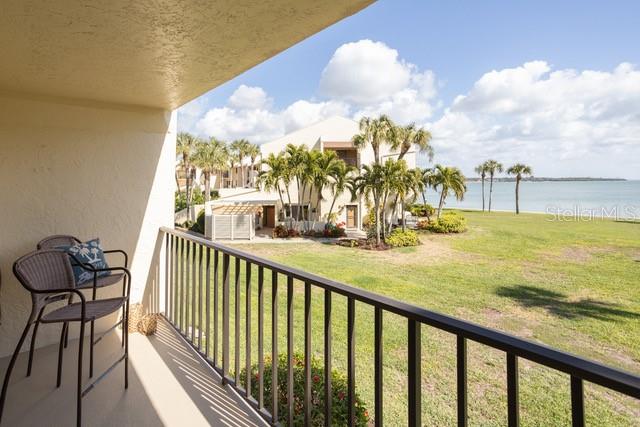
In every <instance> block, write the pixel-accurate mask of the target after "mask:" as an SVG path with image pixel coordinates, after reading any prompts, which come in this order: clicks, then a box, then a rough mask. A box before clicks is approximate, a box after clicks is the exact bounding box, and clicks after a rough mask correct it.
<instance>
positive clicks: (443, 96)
mask: <svg viewBox="0 0 640 427" xmlns="http://www.w3.org/2000/svg"><path fill="white" fill-rule="evenodd" d="M362 40H370V41H372V42H375V43H376V44H375V45H372V44H370V43H369V44H367V43H360V44H358V42H359V41H362ZM638 41H640V2H638V1H626V2H623V1H619V2H616V1H607V2H604V1H600V2H595V1H560V2H559V1H536V2H532V1H530V2H524V1H455V2H453V1H446V2H445V1H438V2H435V1H404V0H396V1H390V0H382V1H379V2H377V3H375V4H373V5H372V6H370V7H369V8H367V9H365V10H364V11H362V12H360V13H358V14H356V15H354V16H352V17H350V18H347V19H345V20H343V21H341V22H339V23H337V24H335V25H333V26H332V27H329V28H327V29H325V30H324V31H322V32H320V33H318V34H316V35H314V36H312V37H310V38H308V39H307V40H305V41H303V42H301V43H299V44H297V45H296V46H293V47H291V48H290V49H288V50H287V51H285V52H283V53H281V54H279V55H277V56H275V57H273V58H271V59H269V60H268V61H266V62H264V63H262V64H260V65H258V66H256V67H254V68H253V69H251V70H248V71H247V72H245V73H243V74H242V75H240V76H238V77H236V78H235V79H233V80H231V81H229V82H227V83H226V84H224V85H222V86H220V87H218V88H216V89H214V90H213V91H211V92H209V93H208V94H205V95H203V96H201V97H200V98H199V99H197V100H196V101H194V102H192V103H191V104H188V105H187V106H186V107H184V108H183V109H181V110H180V112H179V122H178V126H179V128H180V129H181V130H188V131H192V132H195V133H198V134H201V135H202V136H208V135H210V134H214V133H215V134H218V135H216V136H219V137H223V138H234V137H240V136H245V135H241V134H242V132H245V133H247V135H246V136H248V137H250V138H252V139H254V140H256V141H257V142H264V141H265V140H269V139H271V138H273V137H276V136H278V135H279V134H281V133H284V132H286V131H290V130H293V129H294V128H295V127H299V126H302V125H305V124H307V123H305V120H307V121H309V120H312V118H313V119H315V118H322V117H323V115H330V114H333V113H335V111H340V112H342V113H343V115H347V116H350V117H352V118H355V119H357V118H358V117H359V116H360V115H362V114H363V112H368V113H373V112H386V113H389V114H391V115H392V117H393V115H394V114H397V116H398V117H397V121H399V122H409V121H414V122H416V123H418V124H419V125H423V126H425V127H427V128H429V129H430V130H431V131H432V133H433V134H434V145H435V147H436V159H435V161H436V162H443V163H451V164H457V165H459V166H460V167H462V168H463V171H465V172H467V173H470V170H469V169H470V168H472V166H473V164H474V162H476V161H477V160H478V159H479V158H484V157H487V156H493V157H496V156H497V157H500V155H502V158H499V160H502V161H503V162H506V163H508V162H512V161H517V160H521V158H522V157H523V156H524V157H526V159H530V162H532V163H534V164H533V166H534V170H536V171H538V173H537V175H539V176H541V175H542V174H545V175H554V176H560V175H598V176H624V177H628V178H640V173H638V172H637V171H638V170H640V148H639V145H640V141H639V140H637V139H636V138H640V136H638V135H640V133H638V132H637V131H638V130H640V113H638V112H637V111H638V110H637V107H639V106H640V93H638V92H640V87H639V88H636V86H640V80H639V78H640V72H639V71H638V65H640V58H639V56H640V48H639V47H638ZM345 44H350V45H349V46H350V47H351V48H350V49H344V52H342V53H343V55H342V56H341V58H342V62H340V64H342V65H341V66H343V67H346V66H347V65H348V66H349V67H348V68H339V65H340V64H338V62H339V61H337V59H336V61H335V62H336V64H334V67H333V68H332V69H331V70H330V71H331V72H332V73H333V74H332V78H328V77H327V79H325V80H326V81H324V82H322V83H321V79H322V78H323V77H322V75H323V70H325V69H327V68H330V67H329V66H328V64H329V63H330V61H332V58H335V57H336V56H337V52H336V51H337V50H338V49H339V48H340V47H341V46H343V45H345ZM374 50H375V51H377V52H378V53H380V54H381V55H383V56H384V57H385V58H389V55H386V53H388V52H395V53H396V54H397V61H396V62H397V63H396V65H398V64H399V65H400V66H401V67H405V71H406V72H407V73H410V74H409V75H410V77H409V78H410V80H411V81H414V80H415V79H414V76H420V75H426V74H428V75H429V76H431V77H430V78H432V79H433V82H432V87H431V89H429V90H428V92H429V94H426V92H422V93H421V94H420V93H419V94H418V95H417V98H416V99H417V100H419V101H420V102H421V103H422V104H421V105H422V106H423V108H422V110H420V108H418V107H416V111H418V110H420V111H422V113H418V112H416V113H415V114H414V113H412V114H407V113H406V108H404V109H403V110H402V111H399V110H398V109H397V108H396V106H395V105H396V104H397V102H398V101H397V100H398V97H397V96H396V93H397V92H401V91H402V90H405V89H406V90H414V91H415V90H417V91H418V92H420V90H421V89H417V87H416V86H415V84H413V83H407V84H406V85H405V86H403V83H402V82H398V84H397V85H395V86H394V88H393V89H392V88H387V89H388V90H389V91H390V92H389V93H387V94H386V95H385V96H386V97H384V99H379V100H377V101H375V102H373V101H372V102H371V103H370V104H367V103H366V102H363V101H362V100H361V99H360V98H357V97H358V96H359V95H357V94H356V95H353V96H351V97H349V96H347V95H345V96H344V97H342V96H341V94H340V93H338V92H336V91H337V90H339V89H338V88H341V87H342V88H343V86H340V85H339V83H340V82H336V78H338V77H339V76H340V74H341V73H344V72H345V71H344V70H345V69H348V70H350V71H351V70H356V71H354V72H358V70H360V69H362V70H363V71H362V72H363V73H365V74H366V72H367V68H366V67H367V64H366V62H367V58H371V57H377V56H376V55H377V54H376V53H373V51H374ZM359 52H372V53H371V54H370V55H368V54H363V56H364V58H365V59H364V60H363V64H362V67H361V68H359V67H358V65H359V64H356V65H355V66H354V64H353V62H349V58H346V59H345V56H347V55H350V56H351V57H354V58H355V57H356V56H357V55H354V53H356V54H358V53H359ZM385 52H386V53H385ZM355 60H356V59H354V61H355ZM381 60H383V59H381ZM534 61H537V62H535V63H534ZM376 64H378V63H377V62H376ZM525 64H530V65H525ZM621 64H622V65H621ZM390 69H392V70H396V69H398V67H396V68H390ZM401 71H402V70H400V71H399V72H401ZM492 71H495V73H496V74H493V75H492V74H488V73H491V72H492ZM554 73H555V74H554ZM602 73H604V74H602ZM327 74H330V73H329V71H327ZM363 75H364V74H363ZM336 76H338V77H336ZM483 76H484V78H483ZM405 77H406V76H405ZM392 78H393V77H392ZM399 79H400V80H402V78H399ZM603 79H604V80H603ZM403 81H406V79H404V80H403ZM378 83H379V82H378ZM636 83H638V85H636ZM375 84H377V83H376V81H375V80H374V81H372V82H371V85H373V86H374V85H375ZM241 85H244V86H246V87H248V88H254V89H255V90H254V91H253V92H251V91H249V90H247V91H246V93H245V95H247V96H250V97H251V96H257V97H259V98H260V99H261V101H258V102H257V103H256V102H249V103H248V104H247V103H246V102H244V101H243V102H230V97H232V95H233V94H234V92H236V91H237V90H238V88H239V87H240V86H241ZM332 85H333V86H332ZM336 85H337V86H336ZM332 87H333V88H334V89H331V88H332ZM258 88H259V89H258ZM343 89H344V88H343ZM636 89H637V90H636ZM394 90H395V91H396V92H393V91H394ZM382 92H384V89H382ZM545 92H547V93H549V92H555V93H558V95H559V96H558V97H555V98H554V97H553V96H549V97H547V98H544V97H543V95H544V93H545ZM584 93H592V95H591V96H590V97H585V95H581V94H584ZM549 95H552V93H550V94H549ZM460 96H463V97H464V99H462V98H461V99H458V100H456V98H457V97H460ZM354 97H355V98H354ZM242 99H246V98H242ZM354 99H360V101H357V102H354ZM412 99H413V98H412ZM531 99H534V100H535V102H532V103H531V104H530V100H531ZM300 100H304V101H305V102H307V103H310V104H309V105H313V106H316V107H317V108H320V105H321V104H322V103H331V106H327V105H325V104H322V105H323V106H324V107H323V108H324V110H326V111H324V112H316V113H317V114H316V113H314V114H310V113H308V111H307V110H308V108H307V110H305V111H307V112H306V113H305V114H304V119H303V118H301V117H302V116H301V115H300V114H299V113H296V112H293V113H292V114H294V115H295V119H291V118H290V117H288V116H287V117H284V116H286V114H289V113H286V114H285V110H287V108H288V107H290V106H292V104H294V103H296V101H300ZM416 102H418V101H416ZM394 103H395V104H394ZM338 104H339V105H338ZM605 104H606V108H604V109H603V107H602V106H603V105H605ZM305 105H306V107H309V105H307V104H305ZM505 105H508V106H509V107H508V108H505ZM405 107H406V106H405ZM309 108H310V107H309ZM385 108H387V110H385ZM222 109H225V110H224V111H222ZM247 109H252V110H251V112H249V111H247ZM290 110H293V109H290ZM577 110H580V111H581V114H582V116H580V113H578V114H576V111H577ZM605 110H606V111H605ZM314 111H315V110H314ZM398 111H399V112H398ZM634 111H635V113H634ZM208 112H211V114H209V115H208V116H207V113H208ZM550 117H555V118H557V119H556V120H555V121H553V122H552V121H551V120H550ZM233 119H237V121H238V122H241V121H245V122H251V123H253V124H254V125H253V126H249V125H247V126H246V127H245V126H235V127H233V128H230V127H229V126H227V127H225V126H226V125H224V124H223V123H230V122H233ZM260 120H263V121H274V120H275V121H277V120H282V121H283V125H282V126H280V127H273V126H271V125H265V124H264V123H260ZM612 129H615V131H612ZM634 133H635V135H636V136H635V137H634V136H633V135H634ZM594 140H600V141H594ZM489 146H490V147H489ZM438 152H440V153H441V156H440V158H438ZM607 153H608V154H607ZM629 153H632V154H633V156H630V155H629ZM636 154H637V155H636ZM603 155H605V156H606V157H607V159H608V161H607V162H605V163H608V164H605V163H603V162H602V156H603ZM550 156H551V157H557V159H558V161H556V162H554V163H553V164H549V157H550ZM634 157H635V158H634ZM620 162H622V164H623V165H622V166H623V168H620ZM614 164H616V165H617V167H614ZM634 169H635V170H634Z"/></svg>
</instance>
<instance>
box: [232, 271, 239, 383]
mask: <svg viewBox="0 0 640 427" xmlns="http://www.w3.org/2000/svg"><path fill="white" fill-rule="evenodd" d="M234 282H235V286H234V293H235V301H236V302H235V322H234V325H235V327H234V332H235V335H234V336H235V338H234V340H233V341H234V342H235V346H234V349H235V350H234V352H233V356H234V359H235V360H234V361H235V363H234V367H235V369H236V372H235V374H236V375H235V381H236V385H237V386H239V385H240V258H236V268H235V280H234Z"/></svg>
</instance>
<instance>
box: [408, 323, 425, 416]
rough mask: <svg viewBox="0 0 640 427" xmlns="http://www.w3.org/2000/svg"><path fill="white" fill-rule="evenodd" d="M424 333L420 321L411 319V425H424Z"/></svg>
mask: <svg viewBox="0 0 640 427" xmlns="http://www.w3.org/2000/svg"><path fill="white" fill-rule="evenodd" d="M421 358H422V334H421V332H420V323H418V322H417V321H415V320H413V319H409V427H420V426H421V425H422V368H421Z"/></svg>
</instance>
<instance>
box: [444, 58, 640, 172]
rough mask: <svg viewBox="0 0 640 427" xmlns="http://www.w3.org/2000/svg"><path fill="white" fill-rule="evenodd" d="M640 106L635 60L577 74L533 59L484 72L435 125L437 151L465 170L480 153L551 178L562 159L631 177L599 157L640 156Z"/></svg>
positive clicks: (638, 73) (585, 169) (587, 170)
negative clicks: (528, 166)
mask: <svg viewBox="0 0 640 427" xmlns="http://www.w3.org/2000/svg"><path fill="white" fill-rule="evenodd" d="M639 111H640V71H638V70H636V69H635V68H634V67H633V66H631V65H630V64H626V63H623V64H620V65H619V66H618V67H616V68H615V69H614V70H612V71H610V72H607V71H592V70H585V71H581V72H578V71H576V70H572V69H565V70H557V71H553V70H552V67H551V66H550V65H549V64H547V63H546V62H544V61H534V62H528V63H525V64H523V65H522V66H519V67H515V68H508V69H503V70H499V71H495V70H494V71H491V72H488V73H486V74H484V75H483V76H482V77H481V78H480V79H478V80H477V81H476V82H475V84H474V85H473V87H472V88H471V90H470V91H469V92H468V93H467V94H464V95H460V96H458V97H456V99H455V100H454V102H453V103H452V105H451V107H450V108H449V109H447V110H445V112H444V114H443V116H442V117H441V118H440V119H439V120H437V121H436V122H434V123H433V124H432V125H431V128H432V133H433V134H434V136H435V141H434V143H435V144H436V146H437V148H439V149H441V150H443V151H445V152H447V153H448V155H449V156H450V157H451V161H452V162H457V163H466V168H467V170H468V171H470V169H471V167H472V166H473V162H475V163H477V159H478V158H485V157H488V156H495V157H499V158H502V159H504V160H505V162H513V161H516V160H526V161H528V162H530V163H536V164H537V165H538V168H537V169H538V170H539V171H541V172H542V173H548V174H552V175H562V174H563V172H562V171H561V170H558V163H559V162H558V161H557V160H561V161H563V162H564V161H567V162H569V161H571V162H575V163H577V164H579V163H580V162H582V164H583V165H584V166H583V170H579V168H578V170H576V171H575V172H573V173H580V174H585V175H594V172H593V169H600V170H604V169H608V171H607V174H608V175H610V176H613V175H623V176H624V175H626V176H629V172H628V171H616V166H615V165H613V164H609V165H603V164H602V161H601V160H600V162H598V157H599V158H600V159H602V158H603V156H606V157H607V158H616V156H619V157H620V159H621V160H622V161H623V162H624V163H628V162H629V160H624V157H625V156H626V157H629V156H631V157H634V156H640V139H639V137H638V135H640V113H639ZM470 153H472V155H470ZM623 153H626V154H623ZM472 157H473V159H472ZM635 158H638V157H635ZM598 163H600V164H598ZM554 168H555V169H554ZM552 169H553V170H552ZM589 169H591V170H589ZM564 174H567V172H564ZM632 175H633V174H632ZM636 175H637V173H636Z"/></svg>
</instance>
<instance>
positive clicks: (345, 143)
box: [207, 116, 416, 238]
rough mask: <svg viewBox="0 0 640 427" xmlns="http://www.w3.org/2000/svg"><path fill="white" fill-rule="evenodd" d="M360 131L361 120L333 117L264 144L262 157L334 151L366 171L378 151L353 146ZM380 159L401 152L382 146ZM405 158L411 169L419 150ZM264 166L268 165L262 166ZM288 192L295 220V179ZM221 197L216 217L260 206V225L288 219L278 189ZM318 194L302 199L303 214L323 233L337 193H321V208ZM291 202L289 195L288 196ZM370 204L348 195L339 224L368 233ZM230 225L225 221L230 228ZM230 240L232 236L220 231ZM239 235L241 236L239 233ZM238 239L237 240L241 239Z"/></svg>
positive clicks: (337, 208) (338, 205) (337, 207)
mask: <svg viewBox="0 0 640 427" xmlns="http://www.w3.org/2000/svg"><path fill="white" fill-rule="evenodd" d="M358 133H359V128H358V122H356V121H354V120H352V119H348V118H345V117H340V116H334V117H330V118H328V119H325V120H322V121H320V122H318V123H314V124H312V125H310V126H307V127H305V128H302V129H299V130H297V131H294V132H291V133H289V134H287V135H285V136H282V137H280V138H278V139H276V140H274V141H270V142H267V143H265V144H262V145H261V146H260V150H261V152H262V158H266V157H267V156H269V155H270V154H274V155H277V154H279V153H282V152H284V151H285V149H286V147H287V145H289V144H293V145H295V146H302V145H304V146H306V147H307V149H308V150H316V151H320V152H324V151H328V150H331V151H335V152H336V154H337V155H338V157H339V158H340V159H342V160H344V161H345V163H347V164H349V165H351V166H354V167H355V168H358V169H359V168H361V167H362V166H363V165H372V164H373V163H374V153H373V149H372V148H371V147H370V146H367V147H364V148H361V149H358V148H356V147H355V146H354V145H353V142H352V139H353V137H354V136H355V135H357V134H358ZM380 156H381V160H382V161H383V162H384V161H385V160H386V159H389V158H397V157H398V153H397V152H394V151H393V150H391V149H390V147H389V146H388V145H387V144H384V145H383V146H382V147H381V152H380ZM404 160H405V161H406V162H407V166H408V167H409V168H415V167H416V151H415V150H411V151H409V152H407V153H406V155H405V156H404ZM263 168H266V166H264V165H263ZM280 187H281V190H282V192H283V194H286V188H285V187H284V186H283V185H280ZM288 190H289V191H288V194H289V196H290V197H291V204H292V206H293V212H294V215H293V216H294V217H296V213H297V209H298V188H297V185H296V183H295V180H294V181H293V182H292V183H291V184H290V185H289V188H288ZM220 195H221V199H219V200H216V201H214V202H212V203H211V206H212V207H213V209H212V213H213V214H214V215H215V213H216V210H218V212H220V214H223V213H222V212H221V211H222V210H223V207H226V206H233V205H235V206H245V207H247V212H251V211H252V210H251V209H250V208H248V207H249V206H253V207H255V206H257V207H259V212H260V215H258V216H257V217H256V219H255V220H254V221H255V226H256V227H260V226H263V227H273V226H274V225H277V224H278V223H282V222H284V221H285V217H284V209H283V203H282V201H281V200H280V197H279V194H278V192H277V191H271V192H265V191H264V190H263V189H258V188H256V189H246V188H243V189H222V190H220ZM317 196H318V194H317V192H316V191H315V190H314V192H313V194H311V199H309V195H308V194H305V195H304V196H303V198H302V205H303V207H302V209H303V211H304V215H305V217H306V218H308V219H309V220H310V221H311V222H312V223H313V224H311V225H307V226H313V227H316V228H319V229H321V228H322V227H323V226H324V224H325V222H326V221H327V214H328V213H329V212H330V210H331V205H332V203H333V193H332V191H331V188H330V187H329V186H326V187H325V188H323V189H322V197H321V201H320V204H319V205H318V207H317V208H316V200H317ZM285 203H288V197H286V198H285ZM367 205H368V204H367V202H366V200H364V198H363V197H357V198H356V199H352V195H351V193H350V192H349V191H345V192H344V193H342V194H340V195H339V196H338V197H337V198H336V201H335V204H334V206H333V210H332V211H331V212H332V213H336V214H337V218H336V222H337V223H344V224H345V227H346V229H347V231H358V230H362V229H363V218H364V217H365V216H366V215H367V213H368V208H367ZM226 224H227V222H225V225H226ZM210 231H211V232H210V233H207V234H208V236H209V237H215V236H214V234H215V233H213V231H212V230H210ZM218 234H219V235H222V236H224V238H229V237H230V233H227V232H224V233H218ZM237 236H240V234H238V235H237ZM237 238H238V237H237ZM241 238H249V234H247V233H243V234H242V237H241Z"/></svg>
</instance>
